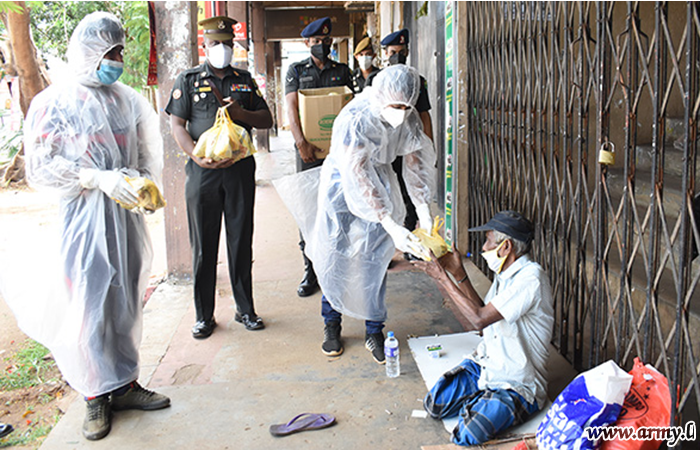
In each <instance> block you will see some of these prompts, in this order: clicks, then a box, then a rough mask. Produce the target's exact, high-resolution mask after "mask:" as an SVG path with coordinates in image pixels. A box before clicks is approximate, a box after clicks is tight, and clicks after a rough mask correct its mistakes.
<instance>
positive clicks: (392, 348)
mask: <svg viewBox="0 0 700 450" xmlns="http://www.w3.org/2000/svg"><path fill="white" fill-rule="evenodd" d="M384 356H385V357H386V376H387V377H389V378H396V377H398V376H399V374H400V373H401V363H400V362H399V341H398V340H397V339H396V338H395V337H394V332H393V331H390V332H389V333H388V334H387V336H386V340H385V341H384Z"/></svg>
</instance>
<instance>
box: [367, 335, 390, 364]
mask: <svg viewBox="0 0 700 450" xmlns="http://www.w3.org/2000/svg"><path fill="white" fill-rule="evenodd" d="M365 348H366V349H367V350H369V351H370V352H372V358H374V360H375V361H376V362H377V364H384V363H385V362H386V359H385V357H384V333H382V332H381V331H380V332H379V333H372V334H365Z"/></svg>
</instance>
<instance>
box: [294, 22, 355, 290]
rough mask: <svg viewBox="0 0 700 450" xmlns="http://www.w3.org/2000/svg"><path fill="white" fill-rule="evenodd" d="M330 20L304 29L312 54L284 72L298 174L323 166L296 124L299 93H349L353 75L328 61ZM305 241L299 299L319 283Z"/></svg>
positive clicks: (344, 68)
mask: <svg viewBox="0 0 700 450" xmlns="http://www.w3.org/2000/svg"><path fill="white" fill-rule="evenodd" d="M330 34H331V19H330V18H329V17H324V18H322V19H318V20H315V21H313V22H311V23H310V24H309V25H307V26H306V28H304V30H303V31H302V32H301V36H302V37H303V38H304V43H305V44H306V46H307V47H308V48H309V50H310V51H311V56H310V57H309V58H308V59H305V60H303V61H299V62H297V63H294V64H292V65H291V66H290V67H289V71H288V72H287V77H286V82H285V85H284V92H285V97H286V99H287V111H288V114H289V123H290V127H291V129H292V135H293V136H294V142H295V148H296V149H297V152H298V153H297V171H298V172H301V171H304V170H308V169H312V168H314V167H318V166H320V165H321V164H323V160H322V159H317V158H316V152H320V151H321V149H319V148H318V147H316V146H315V145H313V144H311V143H310V142H308V141H307V140H306V138H305V137H304V132H303V131H302V129H301V122H300V120H299V97H298V95H297V92H298V91H299V89H314V88H326V87H335V86H347V87H349V88H350V89H352V83H353V82H352V73H351V72H350V68H349V67H348V66H347V64H342V63H339V62H335V61H332V60H330V59H329V58H328V55H329V53H330V50H331V43H332V39H331V37H330ZM304 246H305V244H304V238H303V236H302V237H301V241H300V242H299V247H300V248H301V252H302V255H303V256H304V267H305V270H304V278H303V279H302V280H301V283H300V284H299V287H298V288H297V294H298V295H299V296H300V297H307V296H309V295H311V294H313V293H314V292H316V290H317V289H318V281H317V279H316V274H315V273H314V268H313V265H312V263H311V261H310V260H309V259H308V258H307V257H306V255H304Z"/></svg>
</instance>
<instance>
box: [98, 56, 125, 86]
mask: <svg viewBox="0 0 700 450" xmlns="http://www.w3.org/2000/svg"><path fill="white" fill-rule="evenodd" d="M122 72H124V63H123V62H119V61H112V60H111V59H103V60H102V62H101V63H100V68H99V69H97V78H99V80H100V82H101V83H102V84H114V82H115V81H117V80H118V79H119V77H120V76H121V75H122Z"/></svg>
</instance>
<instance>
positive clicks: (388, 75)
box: [275, 65, 435, 321]
mask: <svg viewBox="0 0 700 450" xmlns="http://www.w3.org/2000/svg"><path fill="white" fill-rule="evenodd" d="M419 80H420V77H419V75H418V73H417V71H416V70H415V69H413V68H412V67H410V66H406V65H396V66H391V67H389V68H386V69H384V70H382V71H381V72H380V73H379V75H377V77H376V78H375V80H374V82H373V84H372V86H371V87H370V88H367V89H365V91H363V92H362V94H360V95H358V96H357V97H356V98H355V99H354V100H352V101H351V102H350V103H348V104H347V105H346V106H345V108H343V110H342V111H341V112H340V114H338V117H337V118H336V119H335V122H334V124H333V134H332V139H331V149H330V154H329V156H328V157H327V158H326V161H325V162H324V163H323V166H322V167H321V168H320V169H312V170H309V171H306V172H302V173H299V174H296V175H293V176H290V177H287V178H286V179H283V180H278V181H277V182H276V183H275V186H276V188H277V190H278V192H279V193H280V196H281V197H282V199H283V200H284V201H285V204H286V205H287V207H288V208H289V209H290V211H291V212H292V215H293V216H294V217H295V219H296V220H297V223H298V224H299V227H300V229H301V231H302V234H303V235H304V237H305V239H306V254H307V256H308V257H309V258H310V259H311V260H312V261H313V263H314V270H315V271H316V275H317V276H318V280H319V284H320V286H321V289H322V291H323V294H324V295H325V297H326V298H327V299H328V301H329V302H330V303H331V305H332V306H333V308H334V309H335V310H337V311H339V312H341V313H343V314H347V315H350V316H352V317H355V318H359V319H365V320H373V321H384V320H386V306H385V303H384V294H385V289H386V270H387V268H388V266H389V262H390V261H391V258H392V256H393V254H394V251H395V247H394V243H393V241H392V239H391V237H390V236H389V235H388V234H387V232H386V231H385V230H384V228H383V227H382V225H381V224H380V223H379V222H380V220H381V219H383V218H384V217H385V216H391V217H392V218H393V219H394V220H395V221H396V222H397V223H403V220H404V216H405V214H406V209H405V206H404V204H403V199H402V197H401V191H400V188H399V182H398V178H397V176H396V173H395V172H394V170H393V169H392V167H391V163H392V162H393V161H394V160H395V159H396V157H397V156H403V176H404V180H405V182H406V187H407V189H408V193H409V195H410V197H411V200H412V201H413V203H414V205H416V206H417V205H420V204H429V203H430V202H431V200H432V193H433V186H434V183H435V168H434V167H435V151H434V149H433V144H432V141H431V140H430V139H429V138H428V137H427V136H426V135H425V133H423V126H422V122H421V120H420V117H419V116H418V113H417V112H416V111H415V109H414V105H415V103H416V100H417V99H418V94H419V92H420V89H419V87H420V85H419ZM389 105H405V106H409V107H410V113H409V115H408V117H407V118H406V120H405V121H404V122H403V123H402V124H401V125H399V126H398V127H396V128H394V127H392V125H390V124H389V123H388V122H386V121H385V120H383V118H382V114H381V111H382V109H383V108H385V107H388V106H389ZM319 171H320V174H319ZM309 193H311V195H313V194H316V195H315V198H312V199H310V198H309Z"/></svg>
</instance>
